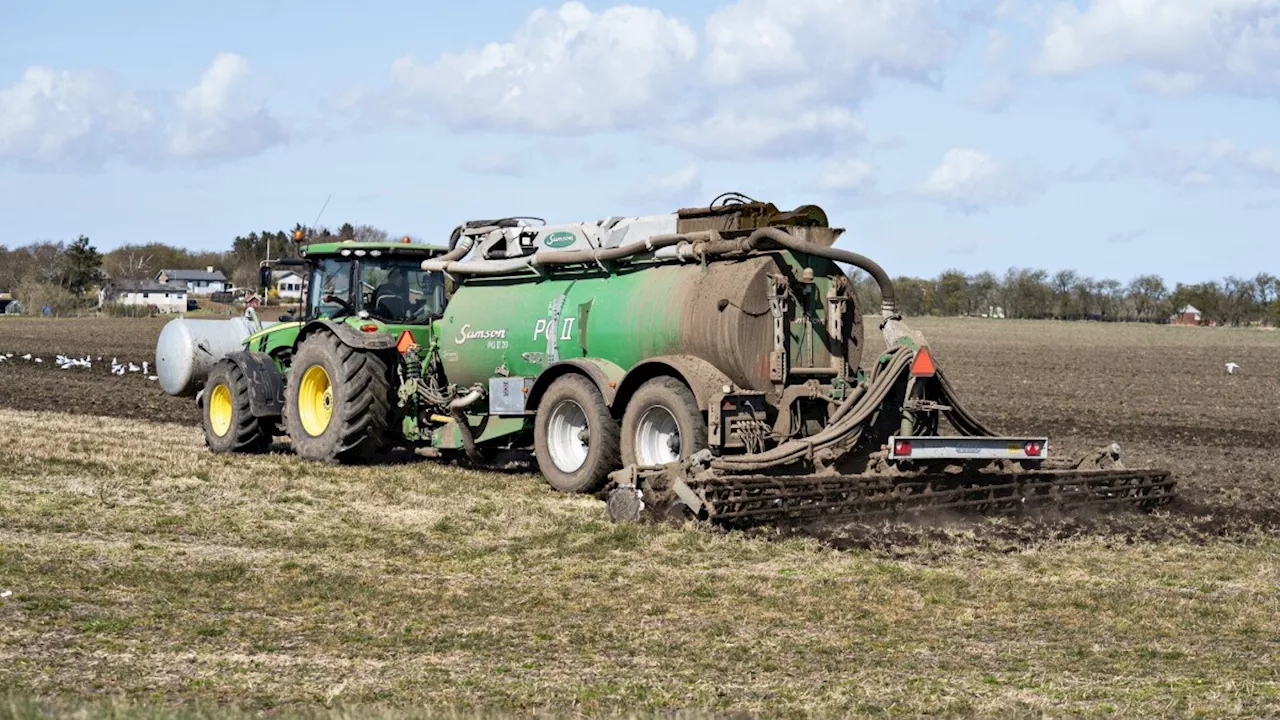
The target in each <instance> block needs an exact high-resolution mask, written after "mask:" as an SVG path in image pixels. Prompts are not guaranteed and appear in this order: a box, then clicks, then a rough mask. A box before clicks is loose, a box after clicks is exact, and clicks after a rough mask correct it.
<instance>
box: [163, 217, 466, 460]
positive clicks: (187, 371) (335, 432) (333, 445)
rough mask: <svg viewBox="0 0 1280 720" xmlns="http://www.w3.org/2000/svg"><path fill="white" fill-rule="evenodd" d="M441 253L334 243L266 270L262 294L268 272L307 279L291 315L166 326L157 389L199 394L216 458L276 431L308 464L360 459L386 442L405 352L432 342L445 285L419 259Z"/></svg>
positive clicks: (413, 246)
mask: <svg viewBox="0 0 1280 720" xmlns="http://www.w3.org/2000/svg"><path fill="white" fill-rule="evenodd" d="M444 252H445V248H441V247H434V246H430V245H423V244H420V243H410V242H408V241H407V240H406V241H401V242H354V241H342V242H326V243H317V244H312V245H309V246H306V247H305V248H303V249H302V251H301V253H300V255H301V258H299V259H288V260H279V261H276V262H274V263H270V264H267V263H264V264H263V266H262V267H261V270H260V277H259V284H260V285H262V286H264V287H270V286H271V284H272V268H273V267H274V268H289V269H295V268H296V269H297V271H298V272H299V273H300V274H302V275H303V276H304V278H305V284H304V287H305V293H304V296H303V297H302V298H300V300H299V307H298V312H297V314H296V316H290V315H286V316H282V318H281V321H280V322H275V323H259V322H256V318H254V313H252V312H250V313H248V317H247V318H237V319H235V320H234V321H232V322H230V323H227V322H225V321H209V320H204V321H197V320H190V319H186V318H181V319H179V320H175V321H172V322H171V323H170V324H169V325H168V326H166V328H165V330H164V332H163V333H162V335H161V339H160V342H159V343H158V345H157V352H156V357H157V368H158V370H159V372H160V374H161V381H162V383H163V384H164V386H165V389H166V391H168V392H170V393H171V394H175V395H184V394H190V392H191V390H192V389H193V386H195V385H196V384H197V383H198V384H201V385H203V389H202V390H200V392H199V393H198V396H197V397H198V401H199V402H200V405H201V406H202V409H203V415H204V432H205V441H206V443H207V445H208V446H209V448H210V449H211V450H213V451H214V452H255V451H262V450H265V449H266V448H267V447H269V446H270V444H271V441H272V438H273V437H274V436H276V435H281V434H284V435H288V437H289V439H290V441H291V443H292V445H293V448H294V451H295V452H296V453H297V454H298V455H300V456H301V457H303V458H306V459H309V460H322V461H339V462H348V461H363V460H368V459H369V458H371V457H372V456H373V455H374V453H376V452H377V451H378V450H379V449H381V448H383V447H385V446H386V445H387V444H388V443H389V442H390V441H391V440H393V438H394V435H393V430H395V429H396V428H397V414H398V413H397V410H398V404H397V391H399V390H403V389H404V386H403V384H402V383H403V380H404V378H403V376H402V375H401V376H397V371H401V370H403V367H404V364H403V362H402V358H403V352H404V351H405V350H408V349H409V347H410V346H412V347H414V348H417V347H431V346H432V344H433V342H434V335H433V323H434V322H437V321H438V320H439V319H440V317H441V314H442V313H443V312H444V308H445V304H446V302H447V298H446V282H445V279H444V276H443V274H442V273H439V272H427V271H424V270H423V269H422V261H423V260H426V259H429V258H432V257H436V256H439V255H441V254H443V253H444ZM246 334H247V337H246ZM236 345H239V347H235V346H236ZM211 346H218V347H220V348H221V349H222V350H223V352H221V353H217V352H214V351H212V348H211ZM233 347H234V349H231V348H233ZM215 355H217V357H215ZM202 359H204V360H205V362H204V363H203V366H202V365H201V362H200V361H201V360H202ZM200 376H204V379H203V381H201V380H200ZM411 425H412V423H411ZM413 439H414V440H416V439H417V438H413Z"/></svg>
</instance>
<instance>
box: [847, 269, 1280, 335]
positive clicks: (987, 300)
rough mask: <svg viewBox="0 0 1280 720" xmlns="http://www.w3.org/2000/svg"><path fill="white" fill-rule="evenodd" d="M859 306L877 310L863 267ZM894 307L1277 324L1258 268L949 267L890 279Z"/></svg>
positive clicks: (1274, 284)
mask: <svg viewBox="0 0 1280 720" xmlns="http://www.w3.org/2000/svg"><path fill="white" fill-rule="evenodd" d="M852 278H853V280H854V282H855V284H856V286H857V290H858V298H859V300H860V302H861V303H862V307H863V308H866V309H867V310H868V311H874V310H875V309H878V308H879V307H880V289H879V288H878V287H877V286H876V284H875V281H873V280H872V279H871V278H870V276H868V275H866V274H865V273H862V272H861V271H857V272H855V274H854V275H853V276H852ZM894 290H895V292H896V293H897V295H898V307H899V309H900V310H901V311H902V312H903V313H904V314H906V315H908V316H920V315H939V316H957V315H971V316H990V315H995V316H999V317H1006V318H1023V319H1058V320H1101V321H1113V322H1119V321H1129V322H1167V321H1168V320H1169V318H1170V317H1171V316H1173V315H1174V314H1175V313H1177V312H1179V311H1180V310H1182V309H1183V308H1185V307H1187V306H1188V305H1190V306H1193V307H1195V308H1196V309H1197V310H1199V311H1200V312H1201V321H1202V323H1204V324H1210V323H1214V324H1217V325H1234V326H1239V325H1250V324H1259V323H1261V324H1269V325H1276V324H1280V278H1277V277H1276V276H1274V275H1271V274H1270V273H1265V272H1263V273H1259V274H1258V275H1256V276H1255V277H1253V278H1241V277H1237V276H1229V277H1226V278H1224V279H1222V280H1220V281H1207V282H1201V283H1177V284H1175V285H1174V286H1173V287H1172V288H1171V287H1169V286H1168V284H1166V283H1165V281H1164V279H1163V278H1161V277H1160V276H1159V275H1140V276H1138V277H1136V278H1133V279H1132V280H1130V281H1128V282H1127V283H1126V282H1121V281H1119V280H1114V279H1109V278H1108V279H1101V280H1099V279H1095V278H1091V277H1088V276H1085V275H1081V274H1080V273H1077V272H1076V271H1074V270H1063V271H1061V272H1058V273H1054V274H1050V273H1049V272H1048V271H1046V270H1036V269H1029V268H1011V269H1009V270H1008V271H1007V272H1005V273H1004V275H1003V276H998V275H996V274H995V273H991V272H983V273H977V274H966V273H964V272H962V271H959V270H948V271H946V272H943V273H942V274H941V275H939V276H938V277H936V278H933V279H922V278H913V277H899V278H896V279H895V280H894Z"/></svg>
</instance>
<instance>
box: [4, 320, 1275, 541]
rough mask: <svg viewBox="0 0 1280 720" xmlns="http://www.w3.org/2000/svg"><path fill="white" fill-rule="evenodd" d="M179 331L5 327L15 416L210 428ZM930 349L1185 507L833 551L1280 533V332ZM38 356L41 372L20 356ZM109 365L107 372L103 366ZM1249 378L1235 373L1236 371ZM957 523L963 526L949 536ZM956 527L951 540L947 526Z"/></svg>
mask: <svg viewBox="0 0 1280 720" xmlns="http://www.w3.org/2000/svg"><path fill="white" fill-rule="evenodd" d="M165 322H166V320H165V319H75V320H40V319H19V320H7V319H0V354H7V353H9V352H13V353H15V357H14V358H11V359H9V360H6V361H5V362H2V363H0V407H7V408H13V409H20V410H59V411H64V412H66V411H69V412H73V413H83V414H91V415H106V416H113V417H122V418H145V419H152V420H164V421H171V422H178V423H184V424H190V425H197V424H199V413H198V412H197V409H196V406H195V403H194V402H193V401H192V400H190V399H187V398H173V397H170V396H168V395H166V394H164V392H163V391H161V389H160V387H159V384H158V383H156V382H154V381H150V380H148V379H146V378H145V377H143V376H142V374H141V373H129V374H126V375H125V376H123V377H117V376H113V375H111V374H110V372H109V366H110V362H111V358H112V357H116V358H118V359H119V360H120V361H121V362H135V363H139V364H141V362H142V361H143V360H146V361H148V362H154V352H155V342H156V338H157V337H158V335H159V332H160V329H161V328H162V327H163V325H164V323H165ZM909 323H910V324H911V325H912V326H913V327H914V328H916V329H918V330H921V331H922V332H923V333H924V334H925V336H926V337H927V338H928V339H929V342H930V345H931V347H932V348H933V349H934V352H935V355H936V356H937V358H938V361H939V363H940V364H942V366H943V367H945V368H946V370H947V373H948V376H949V377H950V378H951V381H952V383H953V385H955V386H956V388H957V390H958V392H959V393H960V394H961V396H962V398H963V400H964V402H965V403H966V405H967V406H968V407H969V408H970V409H971V410H972V411H973V412H974V414H975V415H976V416H977V417H978V418H979V419H981V420H983V421H984V422H986V423H987V424H988V425H990V426H992V427H993V428H994V429H995V430H996V431H998V432H1007V433H1011V434H1045V435H1048V436H1049V437H1051V438H1052V444H1053V450H1054V452H1056V453H1057V454H1059V455H1072V454H1076V453H1079V452H1083V451H1085V450H1088V449H1091V448H1094V447H1099V446H1101V445H1104V444H1107V443H1110V442H1118V443H1120V444H1121V446H1122V447H1123V448H1124V449H1125V451H1126V453H1127V455H1126V459H1125V461H1126V464H1127V465H1129V466H1130V467H1152V466H1158V467H1163V468H1167V469H1169V470H1171V471H1172V472H1173V473H1174V474H1175V477H1176V478H1177V480H1178V483H1179V492H1180V495H1181V498H1180V500H1179V501H1178V502H1177V503H1176V504H1175V505H1174V506H1172V507H1168V508H1165V509H1163V510H1162V511H1161V512H1160V513H1158V514H1156V515H1154V516H1141V517H1130V516H1113V517H1108V518H1088V517H1085V518H1079V517H1076V518H1064V519H1060V520H1056V521H1053V522H1044V521H1035V522H1032V521H1022V522H1018V521H1009V520H1000V521H996V522H995V523H994V524H993V523H992V522H988V521H983V522H981V523H979V524H978V525H976V526H975V525H973V524H971V523H959V524H958V525H957V524H956V523H954V522H938V523H931V524H929V525H928V526H923V527H922V526H919V525H917V526H905V525H897V526H889V525H886V526H857V527H853V528H839V529H829V528H828V529H824V530H822V531H821V534H824V535H826V536H827V537H828V538H829V539H830V540H831V542H832V543H833V544H837V545H841V546H848V547H865V548H878V547H889V546H893V547H903V546H911V545H913V544H914V545H919V544H927V543H929V542H931V540H933V539H935V536H936V535H937V533H939V532H947V533H949V532H954V528H955V527H960V528H962V529H963V532H971V531H973V530H974V529H975V528H978V532H979V533H980V534H981V535H982V537H983V538H984V539H985V540H984V541H989V542H990V543H992V547H993V548H996V547H1001V546H1004V545H1009V546H1024V545H1025V543H1026V541H1027V539H1028V537H1030V536H1034V537H1037V538H1054V537H1071V536H1074V535H1078V534H1082V533H1098V532H1105V533H1107V534H1110V535H1114V536H1115V537H1116V538H1117V541H1127V539H1133V540H1139V539H1148V538H1151V537H1155V536H1178V537H1185V538H1188V539H1192V540H1194V539H1195V538H1210V537H1223V536H1236V535H1239V534H1241V533H1245V532H1247V531H1249V530H1250V529H1256V528H1272V527H1277V526H1280V492H1277V491H1276V488H1277V481H1278V480H1280V461H1277V460H1276V459H1275V458H1276V456H1275V449H1276V448H1278V447H1280V367H1277V366H1276V365H1275V364H1274V362H1273V361H1274V358H1276V357H1277V356H1278V355H1277V351H1280V333H1274V332H1267V331H1261V330H1229V329H1210V328H1173V327H1154V326H1134V325H1118V324H1117V325H1103V324H1090V323H1055V322H1016V321H985V320H976V319H975V320H964V319H946V320H939V319H927V318H926V319H910V320H909ZM28 352H30V353H33V354H35V355H37V356H40V357H43V358H44V359H45V362H44V363H43V364H41V365H36V364H34V363H32V362H27V361H22V360H20V359H19V357H18V356H21V355H22V354H25V353H28ZM57 353H63V354H67V355H71V356H81V355H84V354H90V355H92V356H93V358H95V364H94V367H93V368H92V369H90V370H84V369H72V370H59V369H58V368H57V366H56V365H54V364H53V356H54V355H56V354H57ZM99 356H101V357H103V358H104V360H103V361H101V362H98V361H97V360H96V358H97V357H99ZM1229 360H1230V361H1235V362H1237V363H1239V364H1240V365H1241V366H1242V368H1243V369H1242V370H1241V371H1240V372H1239V373H1237V374H1235V375H1228V374H1227V373H1226V371H1225V369H1224V364H1225V363H1226V362H1227V361H1229ZM949 526H950V527H949ZM948 528H949V529H948Z"/></svg>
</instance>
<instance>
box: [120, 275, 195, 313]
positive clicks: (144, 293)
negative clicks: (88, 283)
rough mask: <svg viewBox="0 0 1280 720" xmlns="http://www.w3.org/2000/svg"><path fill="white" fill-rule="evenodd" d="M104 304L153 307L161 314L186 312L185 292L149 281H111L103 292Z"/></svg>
mask: <svg viewBox="0 0 1280 720" xmlns="http://www.w3.org/2000/svg"><path fill="white" fill-rule="evenodd" d="M103 300H104V301H105V302H113V303H120V304H121V305H140V306H143V307H154V308H155V309H156V310H157V311H159V312H162V313H180V312H186V310H187V291H186V290H185V289H184V288H181V287H175V286H173V285H167V284H165V283H159V282H153V281H151V280H113V281H111V282H109V283H107V286H106V288H104V290H103Z"/></svg>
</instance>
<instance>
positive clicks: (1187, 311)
mask: <svg viewBox="0 0 1280 720" xmlns="http://www.w3.org/2000/svg"><path fill="white" fill-rule="evenodd" d="M1203 320H1204V315H1203V313H1201V312H1200V311H1199V310H1197V309H1196V308H1195V306H1194V305H1188V306H1186V307H1184V308H1182V309H1181V310H1179V311H1178V312H1177V314H1176V315H1174V316H1173V317H1171V318H1169V322H1170V324H1173V325H1200V324H1201V323H1202V321H1203Z"/></svg>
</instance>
